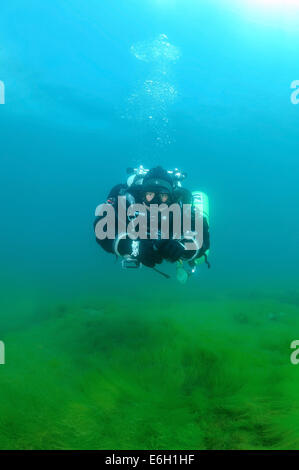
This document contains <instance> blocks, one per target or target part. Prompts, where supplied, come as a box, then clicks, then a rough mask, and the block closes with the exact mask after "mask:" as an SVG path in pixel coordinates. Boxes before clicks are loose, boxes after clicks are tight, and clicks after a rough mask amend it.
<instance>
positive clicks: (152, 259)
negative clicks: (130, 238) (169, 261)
mask: <svg viewBox="0 0 299 470" xmlns="http://www.w3.org/2000/svg"><path fill="white" fill-rule="evenodd" d="M139 250H140V252H139V256H138V259H139V261H140V262H141V263H142V264H144V265H145V266H147V267H149V268H153V267H154V266H155V264H161V263H162V261H163V257H162V255H161V254H160V253H159V251H158V250H157V249H156V247H155V246H154V243H153V241H152V240H141V241H140V247H139Z"/></svg>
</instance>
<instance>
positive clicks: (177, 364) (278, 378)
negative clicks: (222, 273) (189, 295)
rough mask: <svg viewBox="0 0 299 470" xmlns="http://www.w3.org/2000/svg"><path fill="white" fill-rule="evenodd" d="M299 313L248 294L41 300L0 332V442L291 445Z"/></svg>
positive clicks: (295, 435) (297, 431) (298, 426)
mask: <svg viewBox="0 0 299 470" xmlns="http://www.w3.org/2000/svg"><path fill="white" fill-rule="evenodd" d="M43 309H44V311H43ZM10 314H12V312H10ZM298 314H299V310H298V305H295V304H294V303H288V302H283V301H278V300H273V298H272V299H271V300H269V299H267V298H265V299H261V298H255V297H254V296H253V297H252V298H242V297H240V298H238V299H237V300H236V298H230V297H229V296H220V297H218V298H215V299H214V300H212V299H208V300H202V301H198V300H197V301H196V300H192V299H191V300H189V301H186V302H184V303H182V302H177V301H173V302H169V301H168V300H167V301H166V300H165V301H163V300H161V296H160V299H159V300H158V299H157V300H152V301H151V302H144V301H142V299H141V298H140V299H135V300H132V301H129V300H128V301H126V303H125V305H123V304H121V303H120V301H118V299H117V298H115V299H114V300H113V302H111V299H108V298H107V299H101V300H96V299H94V298H90V299H88V298H87V299H83V300H80V301H77V302H73V303H63V304H61V303H59V302H58V301H57V304H56V305H55V302H52V303H51V304H50V305H48V306H46V303H45V305H44V307H43V306H42V305H41V306H40V311H39V317H38V318H37V317H34V319H32V321H31V322H30V323H29V324H28V325H27V327H26V328H24V326H23V325H22V328H17V327H14V328H13V327H7V328H6V330H5V333H4V334H3V337H2V338H1V339H2V340H4V342H5V345H6V358H7V360H6V364H5V365H1V366H0V377H1V388H0V448H1V449H112V448H116V449H128V450H129V449H161V450H162V449H298V448H299V404H298V400H297V390H298V386H299V366H295V365H292V364H291V363H290V353H291V351H290V342H291V341H292V340H294V339H298V338H296V331H298V327H299V315H298Z"/></svg>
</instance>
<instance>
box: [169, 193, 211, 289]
mask: <svg viewBox="0 0 299 470" xmlns="http://www.w3.org/2000/svg"><path fill="white" fill-rule="evenodd" d="M191 194H192V202H191V204H192V206H193V207H194V208H195V210H196V211H198V212H199V214H200V216H201V217H205V218H206V220H207V222H208V225H210V213H209V198H208V196H207V195H206V194H205V193H204V192H202V191H192V193H191ZM209 251H210V250H207V251H206V253H205V255H204V256H201V257H200V258H197V259H195V260H193V261H187V264H188V267H187V269H186V268H185V265H184V262H183V260H179V261H177V262H176V278H177V280H178V281H179V282H180V283H181V284H186V282H187V280H188V279H189V277H190V276H192V274H194V273H195V272H196V268H197V266H199V265H200V264H202V263H203V262H205V261H206V257H207V255H208V254H209Z"/></svg>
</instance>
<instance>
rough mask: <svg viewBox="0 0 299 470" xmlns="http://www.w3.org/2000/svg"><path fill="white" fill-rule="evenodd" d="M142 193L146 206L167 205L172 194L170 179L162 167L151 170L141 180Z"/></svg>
mask: <svg viewBox="0 0 299 470" xmlns="http://www.w3.org/2000/svg"><path fill="white" fill-rule="evenodd" d="M142 191H143V194H144V198H143V199H144V202H145V203H146V204H162V203H164V204H169V203H170V202H171V199H172V197H171V196H172V192H173V182H172V178H171V176H169V174H168V173H167V171H166V170H164V169H163V168H162V167H156V168H153V169H152V170H150V171H149V172H148V174H147V175H146V176H145V177H144V178H143V182H142Z"/></svg>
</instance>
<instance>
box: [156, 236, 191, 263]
mask: <svg viewBox="0 0 299 470" xmlns="http://www.w3.org/2000/svg"><path fill="white" fill-rule="evenodd" d="M155 246H156V247H157V248H158V250H159V253H160V254H161V255H162V257H163V258H164V259H166V260H168V261H173V262H174V261H178V260H179V259H180V258H182V257H183V255H184V253H185V247H184V245H183V244H182V243H181V242H180V241H179V240H158V241H156V242H155Z"/></svg>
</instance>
